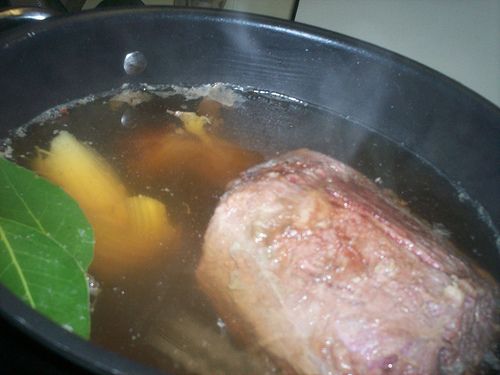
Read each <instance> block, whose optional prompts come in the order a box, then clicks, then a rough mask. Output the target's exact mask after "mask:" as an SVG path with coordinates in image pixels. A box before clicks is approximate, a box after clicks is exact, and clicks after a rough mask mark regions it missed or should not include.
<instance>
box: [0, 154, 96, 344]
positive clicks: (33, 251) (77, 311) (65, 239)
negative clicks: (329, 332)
mask: <svg viewBox="0 0 500 375" xmlns="http://www.w3.org/2000/svg"><path fill="white" fill-rule="evenodd" d="M93 246H94V239H93V232H92V228H91V226H90V224H89V223H88V221H87V220H86V218H85V216H84V215H83V213H82V211H81V210H80V208H79V206H78V204H77V203H76V202H75V201H74V200H73V199H71V198H70V197H69V196H68V195H67V194H66V193H65V192H64V191H63V190H62V189H60V188H58V187H57V186H55V185H53V184H51V183H50V182H48V181H46V180H44V179H42V178H40V177H39V176H38V175H36V174H35V173H33V172H31V171H29V170H27V169H24V168H21V167H19V166H17V165H15V164H13V163H11V162H9V161H7V160H5V159H3V158H2V157H0V282H1V283H2V284H4V285H5V286H6V287H7V288H8V289H10V290H11V291H12V292H13V293H15V294H16V295H17V296H19V297H20V298H21V299H22V300H23V301H25V302H26V303H28V304H29V305H30V306H31V307H33V308H34V309H36V310H37V311H39V312H40V313H42V314H43V315H45V316H47V317H48V318H50V319H52V320H53V321H55V322H57V323H59V324H61V325H62V326H63V327H65V328H66V329H68V330H70V331H73V332H75V333H76V334H78V335H80V336H82V337H84V338H88V337H89V335H90V311H89V291H88V284H87V280H86V271H87V269H88V267H89V264H90V262H91V261H92V257H93Z"/></svg>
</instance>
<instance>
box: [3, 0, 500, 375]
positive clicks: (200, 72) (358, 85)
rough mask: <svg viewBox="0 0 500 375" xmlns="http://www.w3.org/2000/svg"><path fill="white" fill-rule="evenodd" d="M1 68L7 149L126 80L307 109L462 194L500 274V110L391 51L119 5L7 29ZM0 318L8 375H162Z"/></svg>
mask: <svg viewBox="0 0 500 375" xmlns="http://www.w3.org/2000/svg"><path fill="white" fill-rule="evenodd" d="M134 51H140V52H141V53H142V55H143V56H144V57H145V59H146V60H147V66H146V67H145V64H144V61H142V62H141V61H139V62H138V63H136V65H132V68H131V69H130V66H128V67H127V71H128V73H132V74H128V73H127V71H125V70H124V68H123V64H124V58H125V56H126V55H127V54H129V53H131V52H134ZM144 68H145V69H144ZM478 69H479V67H478ZM0 72H1V75H0V89H1V97H0V113H1V119H0V139H1V138H3V137H5V136H7V135H8V132H9V130H11V129H13V128H16V127H18V126H20V125H23V124H25V123H26V122H28V121H29V120H30V119H32V118H33V117H34V116H36V115H38V114H40V113H41V112H43V111H45V110H46V109H48V108H51V107H54V106H56V105H58V104H62V103H65V102H68V101H70V100H73V99H77V98H81V97H85V96H88V95H89V94H93V93H100V92H104V91H108V90H110V89H112V88H117V87H120V86H121V85H123V84H124V83H132V84H134V83H139V82H147V83H151V84H156V83H161V84H177V85H187V86H190V85H200V84H205V83H213V82H227V83H230V84H233V85H237V86H241V87H251V88H256V89H259V90H263V91H266V92H270V93H281V94H285V95H287V96H289V97H293V98H296V99H299V100H302V101H304V102H307V103H310V104H312V105H314V106H316V107H318V108H322V109H324V110H326V111H329V112H331V113H334V114H336V115H337V116H340V117H341V118H343V119H344V120H346V121H348V122H349V123H350V124H351V125H352V126H358V127H364V128H367V129H370V130H373V131H375V132H377V133H379V134H381V135H383V136H385V137H386V138H388V139H390V140H392V141H394V142H396V143H397V144H400V145H401V147H404V148H406V149H408V150H409V151H411V152H413V153H415V154H417V155H419V157H420V158H422V159H423V160H425V161H427V162H428V163H430V164H431V165H432V166H433V167H434V168H436V169H437V170H438V171H440V172H441V173H443V174H444V175H445V176H446V178H447V179H448V180H449V181H450V183H453V184H459V185H460V186H461V188H463V189H464V191H466V192H467V193H468V195H469V196H470V201H471V202H473V203H474V204H475V205H476V207H477V208H478V210H477V212H478V213H477V215H480V214H481V213H482V214H483V216H482V217H481V218H479V217H478V218H477V220H476V221H477V222H481V225H483V226H484V228H486V229H485V230H483V231H481V233H482V237H483V239H482V242H481V243H482V249H481V259H480V260H481V263H482V264H483V266H485V267H486V268H488V269H489V270H490V271H491V272H495V270H498V269H500V256H499V251H498V247H499V246H500V245H499V243H498V240H497V238H498V237H497V236H496V233H495V229H494V227H495V225H498V224H499V223H500V199H499V197H498V192H499V191H500V173H499V166H500V147H499V142H500V109H499V108H498V107H496V106H494V105H493V104H491V103H490V102H488V101H487V100H485V99H483V98H482V97H480V96H479V95H477V94H475V93H474V92H472V91H470V90H468V89H467V88H465V87H463V86H461V85H460V84H458V83H456V82H454V81H452V80H450V79H448V78H446V77H445V76H443V75H441V74H439V73H437V72H435V71H433V70H431V69H428V68H426V67H424V66H422V65H420V64H418V63H415V62H413V61H410V60H408V59H406V58H403V57H401V56H398V55H396V54H394V53H391V52H388V51H386V50H383V49H381V48H377V47H375V46H372V45H369V44H367V43H364V42H361V41H358V40H355V39H352V38H349V37H346V36H343V35H339V34H336V33H333V32H329V31H325V30H321V29H317V28H314V27H310V26H306V25H300V24H293V23H289V22H285V21H279V20H275V19H268V18H264V17H258V16H248V15H242V14H235V13H225V12H219V11H193V10H190V11H188V10H180V9H165V8H146V9H121V10H112V11H100V12H89V13H82V14H79V15H76V16H69V17H62V18H58V19H50V20H47V21H43V22H41V23H36V24H30V25H25V26H22V27H19V28H16V29H15V30H12V31H7V32H4V33H3V34H2V35H1V36H0ZM492 79H495V77H492ZM291 131H293V130H291ZM496 272H497V273H498V271H496ZM0 316H1V328H0V332H1V335H2V338H1V340H0V356H3V358H2V359H3V360H2V365H1V366H7V371H14V370H15V371H16V372H17V373H21V372H22V370H23V369H24V370H30V371H35V372H36V373H85V372H86V371H91V372H96V373H134V374H137V373H147V372H151V373H153V372H154V371H153V370H151V369H146V368H145V367H142V366H140V365H138V364H136V363H133V362H131V361H128V360H126V359H124V358H121V357H119V356H117V355H115V354H113V353H110V352H107V351H105V350H102V349H100V348H97V347H95V346H93V345H91V344H89V343H88V342H85V341H83V340H81V339H79V338H77V337H76V336H73V335H72V334H70V333H68V332H66V331H65V330H63V329H62V328H60V327H58V326H56V325H55V324H52V323H51V322H49V321H48V320H47V319H45V318H43V317H41V316H40V315H38V314H37V313H35V312H34V311H31V310H30V309H29V308H28V307H27V306H25V305H24V304H23V303H22V302H20V301H19V300H18V299H16V298H15V297H13V296H12V295H11V294H10V293H9V292H8V291H7V290H6V289H4V288H3V287H0Z"/></svg>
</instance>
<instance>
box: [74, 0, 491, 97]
mask: <svg viewBox="0 0 500 375" xmlns="http://www.w3.org/2000/svg"><path fill="white" fill-rule="evenodd" d="M99 2H100V0H88V1H87V3H86V5H85V7H84V8H87V9H88V8H90V7H93V6H95V5H96V4H97V3H99ZM144 2H145V3H146V4H148V5H153V4H154V5H172V4H173V2H174V1H173V0H145V1H144ZM293 3H294V1H293V0H226V5H225V8H226V9H231V10H238V11H244V12H251V13H257V14H266V15H270V16H274V17H280V18H289V16H290V13H291V10H292V8H293ZM296 21H298V22H302V23H306V24H310V25H315V26H319V27H322V28H325V29H329V30H333V31H337V32H339V33H342V34H346V35H350V36H353V37H355V38H358V39H361V40H364V41H367V42H370V43H373V44H376V45H378V46H381V47H384V48H387V49H389V50H391V51H394V52H397V53H399V54H401V55H404V56H407V57H409V58H411V59H413V60H416V61H418V62H421V63H423V64H425V65H427V66H429V67H431V68H433V69H435V70H438V71H440V72H442V73H444V74H445V75H447V76H448V77H451V78H453V79H455V80H456V81H458V82H460V83H462V84H463V85H465V86H467V87H469V88H471V89H472V90H474V91H476V92H477V93H479V94H480V95H482V96H484V97H485V98H487V99H488V100H490V101H492V102H493V103H495V104H496V105H497V106H499V107H500V0H300V1H299V7H298V11H297V16H296Z"/></svg>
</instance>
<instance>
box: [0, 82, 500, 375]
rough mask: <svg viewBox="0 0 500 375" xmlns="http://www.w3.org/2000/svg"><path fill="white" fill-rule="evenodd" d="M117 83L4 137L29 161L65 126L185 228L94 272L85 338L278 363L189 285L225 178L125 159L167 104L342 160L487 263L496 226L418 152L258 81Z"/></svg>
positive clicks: (230, 135)
mask: <svg viewBox="0 0 500 375" xmlns="http://www.w3.org/2000/svg"><path fill="white" fill-rule="evenodd" d="M139 92H141V93H145V92H146V91H145V89H141V91H139ZM115 94H116V93H113V94H108V95H103V96H101V97H98V98H96V99H95V100H92V101H89V102H80V103H76V104H75V103H73V104H70V105H68V106H62V107H58V108H57V109H54V110H51V113H52V116H48V117H47V116H46V118H45V119H43V120H39V121H33V123H31V124H30V125H29V126H27V127H25V128H23V130H22V131H20V132H19V131H18V132H17V133H14V134H13V136H12V137H11V139H10V140H9V142H8V146H9V149H12V150H13V153H12V155H11V157H12V158H13V159H14V160H15V161H16V162H18V163H19V164H21V165H24V166H27V167H29V166H30V160H31V159H32V158H33V157H34V149H35V146H38V147H42V148H45V149H47V148H48V147H49V143H50V141H51V139H52V138H53V137H54V134H56V133H57V132H58V131H60V130H68V131H69V132H71V133H72V134H73V135H74V136H75V137H76V138H77V139H78V140H80V141H84V142H86V143H87V144H89V145H91V146H92V147H93V148H94V149H96V150H97V151H98V152H99V153H100V154H101V155H102V156H103V157H104V158H105V159H106V160H107V161H108V162H109V163H110V164H111V165H112V166H113V167H114V168H115V169H116V171H117V172H118V174H119V175H120V176H121V178H122V180H123V181H125V182H126V185H127V188H128V189H129V190H130V191H132V192H134V194H145V195H148V196H150V197H153V198H156V199H158V200H160V201H162V202H164V203H165V204H166V206H167V207H168V210H169V215H170V217H171V219H172V221H173V222H174V223H175V224H176V225H178V226H180V227H181V228H182V240H181V241H180V245H178V249H176V251H175V253H174V255H171V256H166V257H165V259H161V260H160V261H155V262H151V263H150V264H148V266H147V267H145V268H140V269H137V270H135V271H134V272H131V273H129V274H124V275H123V277H121V278H120V279H119V280H115V281H113V282H109V281H106V282H101V283H100V293H99V295H98V296H97V297H96V298H95V301H94V304H93V306H94V311H93V313H92V337H91V341H92V342H94V343H96V344H97V345H100V346H102V347H105V348H107V349H110V350H113V351H115V352H118V353H121V354H123V355H126V356H128V357H130V358H132V359H135V360H137V361H140V362H142V363H146V364H148V365H151V366H154V367H157V368H159V369H161V370H164V371H166V372H167V373H175V374H195V373H207V374H266V373H269V374H276V373H279V369H277V368H276V367H275V366H274V365H273V364H272V362H271V360H270V359H269V358H267V357H266V356H265V355H263V354H262V353H258V352H256V351H254V350H253V348H248V347H247V348H246V349H244V348H242V347H241V346H240V345H239V344H238V343H237V342H234V341H233V340H232V339H231V337H230V336H229V333H228V332H227V331H226V329H225V325H224V322H223V321H222V320H220V319H219V318H218V316H217V314H216V313H215V312H214V311H213V309H212V308H211V306H210V302H209V301H208V300H207V298H206V297H205V296H204V295H203V294H202V293H201V291H200V290H199V289H198V287H197V285H196V281H195V278H194V270H195V267H196V264H197V261H198V259H199V256H200V253H201V246H202V238H203V234H204V231H205V228H206V226H207V224H208V221H209V219H210V217H211V215H212V213H213V210H214V209H215V206H216V204H217V201H218V199H219V197H220V196H221V194H222V193H223V192H224V184H222V183H221V184H219V185H218V186H216V185H217V184H210V183H206V178H204V177H203V178H200V176H197V175H196V174H195V173H184V172H183V170H182V168H180V169H178V168H176V169H175V173H173V174H169V173H168V171H166V172H164V176H163V177H161V178H156V179H150V178H149V177H148V176H145V175H144V174H141V173H139V172H137V171H131V170H130V168H129V167H128V166H127V161H128V160H130V158H131V157H132V158H133V157H134V155H132V156H131V155H130V154H129V153H130V152H131V150H132V151H133V148H130V147H127V146H126V147H124V143H123V142H125V144H126V145H127V142H129V141H130V139H133V137H136V136H140V134H141V133H145V132H146V133H147V132H154V131H156V130H158V129H164V128H169V129H170V130H171V131H175V129H176V128H179V127H181V123H180V121H179V119H178V118H177V117H175V116H174V115H172V113H171V112H172V111H188V112H189V111H196V110H197V109H198V108H202V109H203V111H205V112H206V111H208V112H211V111H212V113H211V115H213V116H215V117H217V119H218V121H216V122H218V124H217V125H216V126H214V128H213V129H212V131H213V134H215V135H216V136H217V137H220V138H221V139H226V140H228V141H229V142H233V144H235V145H236V147H241V148H245V149H250V150H253V151H255V152H256V153H258V154H261V155H263V157H265V158H268V157H271V156H273V155H275V154H277V153H280V152H282V151H286V150H290V149H295V148H299V147H308V148H311V149H315V150H317V151H321V152H324V153H327V154H330V155H332V156H334V157H336V158H337V159H339V160H341V161H344V162H347V163H348V164H350V165H351V166H353V167H355V168H357V169H358V170H360V171H361V172H362V173H364V174H366V175H367V176H368V177H370V178H372V179H374V180H375V181H377V182H378V183H380V184H381V185H382V186H384V187H386V188H389V189H391V190H393V191H394V192H395V193H396V194H398V195H399V196H400V197H401V198H402V199H405V200H406V201H407V202H408V204H409V206H410V208H411V209H412V210H413V211H414V212H416V213H417V214H419V215H420V216H422V217H424V218H425V219H426V220H428V221H429V222H432V223H437V224H439V226H440V227H442V226H444V227H445V228H446V230H447V231H449V232H451V239H452V240H453V241H454V242H455V243H456V244H457V245H458V246H459V247H460V248H462V249H464V251H465V252H467V253H468V254H469V256H471V257H473V258H475V259H476V261H478V262H479V263H481V264H482V265H483V266H484V267H485V268H486V269H488V268H489V267H490V268H491V264H492V262H491V261H490V260H491V258H489V256H488V255H487V254H486V253H483V252H481V249H484V248H488V247H489V248H491V246H494V242H495V240H496V238H497V237H496V234H495V233H493V234H492V232H494V229H493V230H492V228H490V227H489V226H488V225H487V224H485V222H484V220H482V219H481V218H479V217H478V215H477V211H478V207H476V206H475V203H474V202H471V201H468V200H467V199H464V197H463V195H461V194H462V193H463V192H461V191H459V190H457V189H456V188H455V186H453V185H452V184H451V183H450V182H449V181H448V180H446V178H445V177H444V176H443V175H441V174H440V173H439V172H438V171H436V170H435V169H433V168H432V167H431V166H430V165H428V164H427V163H425V162H424V161H423V160H422V159H420V158H419V157H417V156H416V155H414V154H411V153H410V152H408V151H407V150H405V149H404V147H401V145H396V144H394V143H392V142H390V141H388V140H387V139H386V138H384V137H382V136H380V135H378V134H376V133H374V132H371V131H369V130H368V129H366V128H363V127H361V126H359V125H357V124H352V123H349V122H348V121H347V120H346V119H342V118H340V117H337V116H335V115H333V114H331V113H328V112H325V111H323V110H320V109H317V108H314V107H312V106H308V105H307V104H305V103H300V102H297V101H289V100H283V99H282V98H277V97H273V96H272V95H261V94H257V93H255V92H239V93H238V94H237V95H239V96H240V97H241V98H242V99H244V100H242V101H240V102H239V103H238V104H235V105H234V106H221V107H220V106H217V105H215V109H214V108H211V107H210V105H209V106H208V107H207V106H206V103H205V102H204V103H202V104H200V103H201V101H202V98H192V97H189V98H186V97H185V96H183V95H180V94H176V95H170V96H167V97H162V95H159V96H157V95H156V94H155V92H154V90H152V91H151V92H148V93H147V95H149V96H150V97H149V100H147V101H145V102H143V103H140V104H137V103H133V104H134V105H131V104H127V103H121V104H120V103H117V102H116V101H112V100H111V97H112V96H113V95H115ZM140 96H141V94H140V95H139V97H140ZM212 104H213V103H212ZM207 108H208V109H207ZM213 111H215V112H213ZM54 114H55V115H54ZM127 140H128V141H127ZM4 148H5V146H4ZM162 173H163V172H162ZM203 173H205V174H207V175H208V174H210V173H211V171H210V170H208V171H203ZM224 182H226V181H224ZM493 264H494V262H493Z"/></svg>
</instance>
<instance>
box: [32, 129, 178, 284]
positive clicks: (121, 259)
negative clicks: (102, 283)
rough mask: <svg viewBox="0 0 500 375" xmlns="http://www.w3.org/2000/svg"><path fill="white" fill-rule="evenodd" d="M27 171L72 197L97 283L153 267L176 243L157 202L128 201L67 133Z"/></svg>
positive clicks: (99, 161)
mask: <svg viewBox="0 0 500 375" xmlns="http://www.w3.org/2000/svg"><path fill="white" fill-rule="evenodd" d="M33 167H34V169H35V171H37V172H38V173H39V174H40V175H42V176H44V177H46V178H47V179H49V180H51V181H52V182H54V183H55V184H57V185H59V186H60V187H61V188H62V189H64V190H65V191H66V192H67V193H68V194H69V195H70V196H72V197H73V198H74V199H75V200H76V201H77V202H78V203H79V205H80V207H81V208H82V210H83V211H84V213H85V215H86V216H87V218H88V220H89V221H90V223H91V224H92V227H93V228H94V233H95V240H96V244H95V250H94V260H93V262H92V265H91V272H93V273H94V274H95V275H96V277H97V278H98V279H101V280H102V279H104V280H109V279H116V278H118V277H120V276H122V275H123V274H125V273H127V272H128V271H130V270H134V269H138V268H141V267H142V266H144V265H147V264H154V263H155V262H156V261H157V260H158V257H161V256H163V255H165V251H166V247H172V245H173V243H174V242H175V241H176V239H177V238H178V235H177V230H176V229H175V228H174V226H173V225H172V223H171V222H170V220H169V218H168V214H167V209H166V207H165V205H164V204H163V203H162V202H160V201H158V200H156V199H153V198H150V197H146V196H143V195H138V196H134V197H129V196H128V193H127V191H126V189H125V187H124V186H123V184H122V183H121V181H120V180H119V178H118V176H117V175H116V174H115V172H114V171H113V170H112V168H111V167H110V166H109V164H107V163H106V161H105V160H104V159H103V158H102V157H101V156H100V155H99V154H98V153H97V152H96V151H95V150H93V149H91V148H90V147H88V146H85V145H84V144H82V143H80V142H79V141H78V140H77V139H76V138H75V137H74V136H72V135H71V134H70V133H68V132H65V131H63V132H60V133H59V134H58V135H57V136H56V137H55V138H54V139H53V140H52V142H51V146H50V151H44V150H39V152H38V156H37V157H36V159H35V160H34V162H33Z"/></svg>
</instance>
